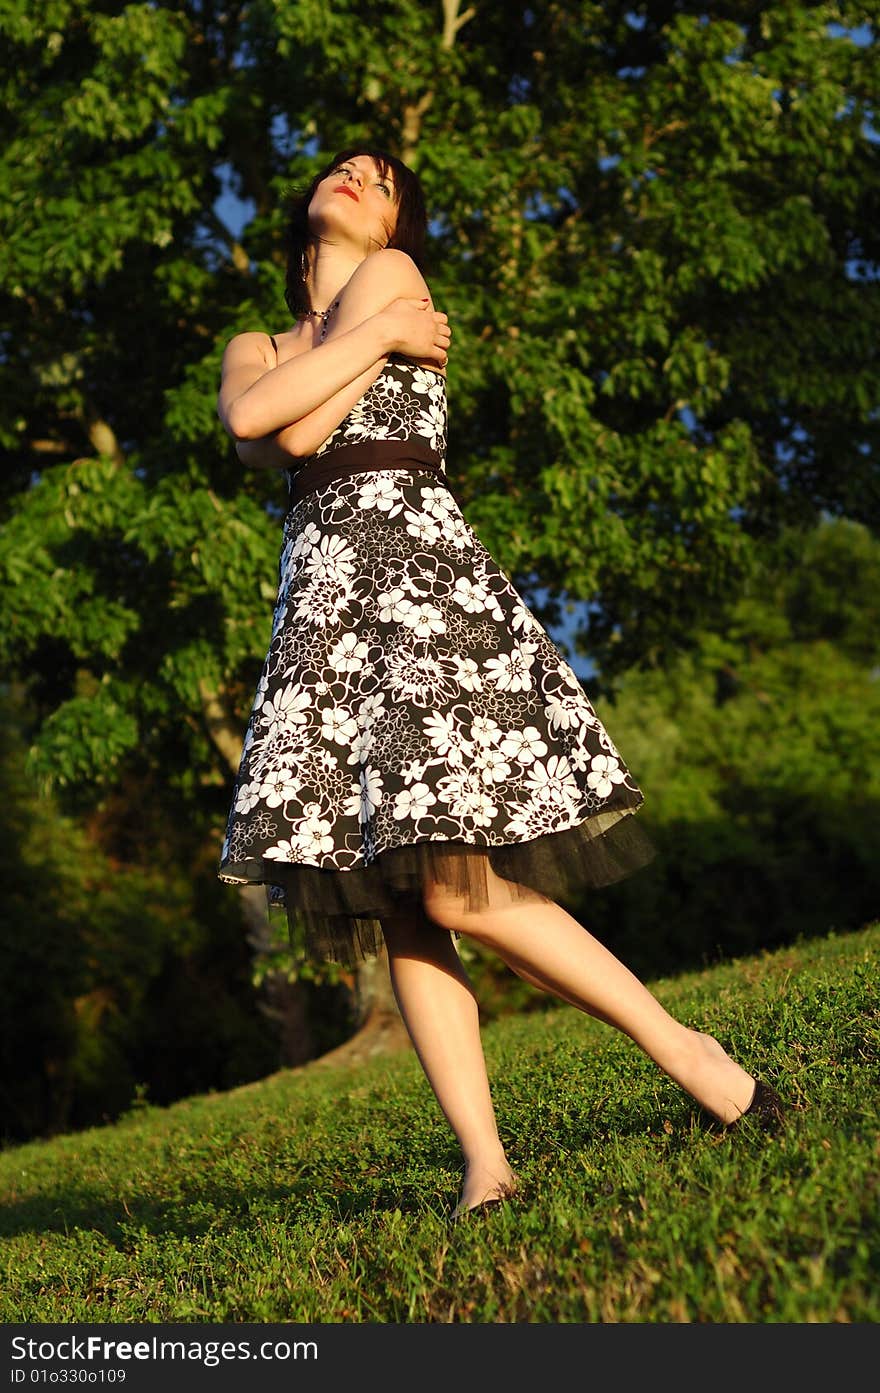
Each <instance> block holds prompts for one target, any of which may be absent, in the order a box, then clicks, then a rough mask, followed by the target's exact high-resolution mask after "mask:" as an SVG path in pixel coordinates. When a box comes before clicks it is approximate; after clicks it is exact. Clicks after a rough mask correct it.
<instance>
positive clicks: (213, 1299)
mask: <svg viewBox="0 0 880 1393" xmlns="http://www.w3.org/2000/svg"><path fill="white" fill-rule="evenodd" d="M878 950H880V929H878V928H877V926H876V925H875V926H873V927H871V928H869V929H866V930H865V931H863V932H861V933H858V934H852V935H847V936H840V937H835V936H831V937H830V938H827V939H824V940H822V941H819V942H813V943H811V944H809V945H806V946H804V945H799V946H797V947H794V948H789V949H786V950H785V951H784V952H779V953H776V954H773V955H770V954H762V955H761V956H760V957H756V958H753V959H750V960H744V961H742V962H739V963H737V964H735V965H732V966H727V967H724V968H715V969H714V970H712V971H711V972H706V973H704V974H701V975H699V976H696V975H695V976H693V977H691V978H689V979H686V980H684V979H683V980H680V981H678V982H676V983H670V982H660V983H656V984H654V990H655V991H656V993H657V995H658V997H659V999H660V1000H661V1001H662V1002H663V1004H664V1006H666V1007H667V1008H668V1009H669V1010H670V1011H671V1012H672V1013H673V1014H674V1015H675V1016H676V1017H677V1018H678V1019H679V1020H682V1021H683V1022H685V1023H687V1024H688V1025H690V1026H693V1027H695V1028H697V1029H702V1030H706V1031H709V1032H710V1033H712V1034H714V1035H715V1036H716V1037H717V1038H719V1039H720V1040H721V1041H722V1043H723V1044H724V1045H725V1047H726V1048H727V1049H729V1050H730V1051H731V1052H732V1053H733V1055H734V1056H735V1057H736V1058H738V1059H740V1060H742V1061H743V1063H744V1064H745V1065H746V1066H747V1067H748V1068H749V1069H753V1070H756V1071H757V1072H759V1073H760V1074H761V1076H762V1077H764V1078H768V1079H770V1080H772V1081H773V1082H774V1083H775V1084H776V1085H777V1086H778V1087H779V1089H780V1091H781V1093H782V1095H783V1096H784V1098H785V1099H786V1101H787V1102H788V1104H789V1105H790V1108H791V1121H790V1124H789V1127H788V1128H787V1130H786V1132H785V1133H784V1134H783V1135H782V1136H781V1137H780V1138H778V1139H775V1138H773V1139H771V1138H767V1137H766V1136H763V1135H762V1134H760V1133H757V1132H756V1131H754V1130H753V1129H751V1128H750V1127H749V1126H748V1124H747V1123H744V1124H742V1126H741V1129H740V1130H739V1131H733V1132H731V1133H729V1134H727V1135H723V1136H719V1135H717V1134H713V1133H712V1132H710V1131H709V1130H707V1128H706V1117H705V1115H704V1114H703V1113H702V1112H701V1110H700V1109H699V1108H698V1107H697V1106H696V1104H695V1103H693V1102H692V1100H691V1099H690V1098H689V1096H688V1095H687V1094H685V1093H683V1092H682V1091H681V1090H680V1089H679V1088H677V1087H676V1085H674V1084H673V1083H672V1082H671V1080H670V1079H668V1078H667V1077H666V1076H665V1075H663V1074H661V1073H660V1071H659V1070H658V1069H657V1067H656V1065H654V1064H653V1063H652V1062H651V1060H649V1059H648V1058H647V1057H646V1056H645V1055H643V1054H641V1053H640V1051H639V1050H638V1049H637V1048H636V1047H635V1045H633V1043H632V1042H631V1041H630V1040H628V1039H627V1038H626V1037H624V1036H622V1035H620V1034H617V1033H616V1032H614V1031H611V1030H609V1029H608V1027H606V1026H604V1025H602V1024H600V1023H599V1022H598V1021H594V1020H590V1019H588V1018H587V1017H584V1016H583V1015H581V1014H580V1013H578V1012H576V1011H574V1010H573V1009H571V1008H569V1007H565V1008H563V1009H562V1010H559V1011H556V1012H554V1013H553V1014H552V1015H548V1016H545V1017H542V1018H540V1019H537V1018H535V1017H531V1018H520V1019H518V1020H507V1021H503V1022H498V1023H497V1024H495V1025H492V1026H490V1027H488V1028H487V1029H486V1031H485V1033H484V1034H485V1048H486V1055H487V1061H488V1065H489V1070H490V1076H491V1079H492V1088H493V1097H494V1100H495V1104H496V1108H497V1112H498V1119H499V1129H500V1132H501V1136H502V1140H503V1142H504V1145H505V1148H506V1150H507V1153H508V1155H509V1157H510V1160H511V1163H512V1164H513V1166H514V1167H515V1169H516V1171H517V1173H518V1175H519V1179H520V1183H521V1186H522V1198H521V1199H520V1200H519V1201H517V1202H516V1203H515V1204H513V1205H505V1206H503V1207H502V1208H500V1209H498V1210H495V1211H491V1212H490V1213H489V1214H487V1215H486V1216H485V1217H482V1218H480V1217H474V1218H471V1219H468V1220H466V1221H464V1222H463V1223H461V1224H459V1225H457V1226H456V1227H455V1228H454V1229H453V1230H452V1231H451V1232H450V1229H449V1227H448V1222H447V1221H448V1218H449V1214H450V1211H451V1209H452V1207H453V1205H454V1203H455V1201H456V1199H457V1198H458V1193H459V1188H460V1183H461V1161H460V1156H459V1155H458V1152H457V1147H456V1144H455V1142H454V1139H453V1138H452V1135H451V1133H450V1130H449V1127H448V1125H447V1123H446V1121H445V1119H444V1118H443V1116H442V1114H441V1113H440V1110H439V1108H438V1107H437V1105H436V1101H435V1100H434V1098H433V1096H432V1094H431V1092H430V1089H429V1088H428V1085H427V1084H426V1082H425V1079H424V1076H423V1074H422V1072H421V1069H420V1066H419V1064H418V1061H417V1060H416V1058H415V1056H414V1055H413V1054H412V1052H409V1051H407V1052H406V1053H404V1054H403V1055H402V1056H399V1057H397V1058H394V1059H380V1060H375V1061H373V1062H371V1063H370V1064H368V1065H366V1066H363V1067H360V1068H358V1069H357V1070H356V1071H352V1070H344V1069H341V1068H330V1067H327V1066H316V1067H314V1068H312V1069H310V1070H307V1071H305V1072H303V1071H296V1072H294V1073H290V1072H285V1073H282V1074H279V1075H277V1076H276V1077H275V1078H273V1079H269V1080H265V1081H263V1082H261V1083H259V1084H256V1085H254V1086H253V1087H251V1088H248V1089H243V1090H238V1091H237V1092H236V1093H234V1094H232V1095H229V1096H227V1097H217V1096H216V1095H209V1096H207V1097H201V1098H191V1099H188V1100H186V1101H185V1102H180V1103H178V1104H176V1105H175V1106H174V1107H172V1108H169V1109H167V1110H159V1109H156V1108H151V1107H149V1106H146V1107H145V1106H141V1105H139V1106H138V1107H136V1108H135V1109H133V1111H132V1114H131V1115H130V1116H129V1117H127V1118H125V1119H123V1120H122V1121H120V1122H119V1123H117V1124H116V1125H115V1126H113V1127H104V1128H101V1129H96V1130H94V1131H92V1132H89V1133H87V1134H81V1135H78V1136H75V1137H61V1138H57V1139H55V1140H53V1141H51V1142H48V1143H47V1142H43V1143H38V1144H37V1143H35V1144H31V1145H28V1146H24V1147H18V1148H15V1149H13V1150H10V1151H8V1152H7V1153H6V1154H5V1155H0V1189H2V1191H3V1193H4V1196H5V1203H4V1205H3V1207H2V1210H0V1231H2V1233H3V1236H4V1245H3V1248H4V1259H3V1264H4V1265H3V1268H2V1269H0V1292H2V1296H0V1320H3V1321H5V1322H7V1323H14V1324H22V1323H28V1322H40V1321H47V1320H48V1321H51V1322H57V1321H59V1320H60V1321H64V1322H76V1321H85V1322H87V1323H94V1322H96V1321H108V1322H111V1323H113V1322H133V1323H138V1322H144V1321H147V1322H153V1323H155V1322H157V1321H158V1322H170V1323H175V1322H184V1323H187V1322H188V1323H202V1324H204V1323H205V1322H209V1323H224V1322H231V1323H234V1324H241V1323H244V1324H247V1323H248V1322H255V1323H257V1324H260V1323H266V1322H294V1323H297V1322H300V1323H314V1324H326V1323H330V1324H333V1323H343V1324H344V1323H351V1322H356V1323H364V1322H376V1321H381V1322H390V1323H392V1324H410V1323H425V1322H427V1323H429V1324H438V1323H439V1324H447V1323H467V1324H488V1323H501V1324H508V1323H511V1322H515V1321H516V1322H522V1321H529V1322H540V1323H543V1324H548V1323H555V1324H571V1323H572V1322H573V1323H602V1324H607V1323H612V1324H617V1323H621V1322H623V1323H626V1322H630V1323H632V1322H640V1323H641V1322H648V1323H667V1324H668V1323H676V1324H678V1323H682V1322H698V1323H712V1324H717V1323H734V1324H741V1323H758V1324H778V1323H796V1324H814V1325H815V1324H817V1323H818V1324H822V1323H828V1322H832V1323H846V1324H849V1323H853V1322H855V1323H859V1322H861V1323H865V1322H868V1323H870V1322H876V1320H877V1317H878V1314H880V1306H878V1285H877V1238H878V1215H880V1206H878V1203H877V1201H878V1184H877V1181H878V1176H877V1158H876V1102H877V1087H878V1083H880V1071H878V1062H880V1060H878V1045H880V1019H878V1009H877V992H876V976H877V969H878Z"/></svg>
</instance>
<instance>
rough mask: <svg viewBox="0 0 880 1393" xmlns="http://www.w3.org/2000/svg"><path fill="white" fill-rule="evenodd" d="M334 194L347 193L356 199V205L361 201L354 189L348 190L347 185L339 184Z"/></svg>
mask: <svg viewBox="0 0 880 1393" xmlns="http://www.w3.org/2000/svg"><path fill="white" fill-rule="evenodd" d="M333 192H334V193H347V194H348V196H349V198H353V199H354V201H355V203H360V199H359V198H358V196H357V194H356V193H355V191H354V189H350V188H348V187H347V185H345V184H337V185H336V188H335V189H334V190H333Z"/></svg>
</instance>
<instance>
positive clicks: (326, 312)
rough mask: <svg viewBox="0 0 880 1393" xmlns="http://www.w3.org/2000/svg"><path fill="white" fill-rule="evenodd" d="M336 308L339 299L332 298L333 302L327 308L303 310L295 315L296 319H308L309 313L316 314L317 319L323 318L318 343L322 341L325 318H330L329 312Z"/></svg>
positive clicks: (325, 327) (325, 324)
mask: <svg viewBox="0 0 880 1393" xmlns="http://www.w3.org/2000/svg"><path fill="white" fill-rule="evenodd" d="M338 308H339V300H334V301H333V304H332V305H331V306H330V308H329V310H303V311H302V313H301V314H299V315H297V319H308V317H309V315H312V314H316V315H317V316H318V318H319V319H323V321H324V324H323V327H322V329H321V337H320V338H319V339H318V342H319V343H323V341H324V335H325V334H326V332H327V320H328V319H329V318H330V316H331V314H332V313H333V311H334V310H335V309H338Z"/></svg>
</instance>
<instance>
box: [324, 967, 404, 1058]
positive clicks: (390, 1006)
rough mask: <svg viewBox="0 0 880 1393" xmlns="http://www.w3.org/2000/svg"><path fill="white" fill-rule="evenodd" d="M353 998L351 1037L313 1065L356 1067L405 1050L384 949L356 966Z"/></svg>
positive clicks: (402, 1027)
mask: <svg viewBox="0 0 880 1393" xmlns="http://www.w3.org/2000/svg"><path fill="white" fill-rule="evenodd" d="M355 995H356V1009H357V1013H358V1020H359V1022H360V1023H359V1025H358V1028H357V1030H356V1031H355V1033H354V1035H352V1036H351V1038H350V1039H349V1040H345V1041H344V1042H343V1043H342V1044H341V1045H337V1046H336V1048H335V1049H333V1050H328V1051H327V1052H326V1053H325V1054H322V1055H320V1056H319V1058H318V1059H316V1060H313V1064H316V1065H317V1064H328V1065H331V1066H333V1067H336V1066H339V1065H351V1066H352V1067H357V1066H359V1065H361V1064H366V1063H368V1062H369V1060H371V1059H375V1058H377V1057H378V1056H379V1055H383V1054H392V1053H394V1052H395V1051H397V1050H402V1049H407V1048H409V1046H410V1038H409V1033H408V1031H407V1028H406V1026H405V1025H404V1023H403V1017H402V1016H401V1014H400V1012H399V1010H398V1009H397V1001H396V999H395V996H394V991H393V989H392V986H391V977H390V974H389V971H388V954H387V953H386V951H385V949H384V948H383V949H382V952H381V953H380V954H379V956H378V957H375V958H369V959H368V960H367V961H366V962H363V963H360V964H359V965H358V970H357V979H356V988H355Z"/></svg>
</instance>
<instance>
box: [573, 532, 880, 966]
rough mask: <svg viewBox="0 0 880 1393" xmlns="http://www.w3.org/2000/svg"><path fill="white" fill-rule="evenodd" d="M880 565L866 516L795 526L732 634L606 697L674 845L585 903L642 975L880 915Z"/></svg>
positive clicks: (657, 824)
mask: <svg viewBox="0 0 880 1393" xmlns="http://www.w3.org/2000/svg"><path fill="white" fill-rule="evenodd" d="M878 566H880V546H878V543H877V542H876V540H875V539H873V538H872V537H871V536H870V534H869V533H868V532H867V530H866V529H865V528H863V527H859V526H856V525H854V524H851V523H848V522H828V523H826V524H825V525H823V526H821V527H820V528H818V529H817V530H816V531H815V532H814V533H813V534H811V535H808V536H807V537H804V536H803V535H802V534H801V533H799V532H796V531H788V532H786V533H784V534H783V536H782V537H781V539H780V541H779V543H778V545H777V547H776V548H775V551H774V554H773V555H772V557H771V558H769V559H768V561H767V563H766V564H765V565H764V566H763V567H761V568H756V570H755V571H754V573H753V575H752V577H751V579H750V582H749V584H748V586H747V587H746V590H745V592H744V594H743V596H742V597H741V598H739V599H737V600H736V601H734V602H732V603H731V605H730V607H729V613H728V617H727V622H726V624H725V625H724V626H723V628H721V629H719V631H718V632H717V633H712V632H703V633H700V634H698V635H697V636H696V641H695V643H694V645H693V648H692V650H691V651H688V652H686V653H683V654H682V656H681V657H680V659H679V661H678V662H677V663H675V664H670V665H668V666H667V667H666V668H664V669H656V670H654V671H643V672H631V673H629V674H627V675H626V676H625V677H624V678H623V680H622V681H621V683H620V685H619V691H618V694H617V697H616V700H615V702H614V704H613V705H610V706H608V707H607V708H604V709H603V711H602V714H603V716H604V719H605V720H606V721H607V723H608V725H609V729H611V730H612V731H613V732H614V739H615V742H616V743H617V744H618V745H619V747H620V749H621V750H622V751H626V759H627V762H628V763H629V764H630V767H631V768H632V769H633V771H634V773H635V775H636V778H637V779H638V781H639V783H640V786H641V787H642V789H643V791H644V793H645V807H644V810H643V811H642V812H641V813H640V814H639V816H640V817H643V818H644V819H645V825H646V828H647V829H648V830H649V831H650V833H651V835H652V837H653V838H654V839H655V841H656V843H657V846H658V850H659V855H658V857H657V859H656V861H655V862H653V863H652V864H651V866H649V867H648V868H647V869H646V870H644V871H642V872H640V873H639V874H638V875H637V876H634V877H633V878H632V880H631V881H629V882H626V883H624V884H621V885H619V886H612V887H609V888H608V890H606V891H603V893H602V894H601V895H593V896H591V898H590V900H589V902H585V903H583V904H581V905H580V906H578V913H579V917H580V918H581V919H582V920H583V922H584V923H585V924H587V925H588V927H590V928H592V929H593V930H594V931H595V932H598V933H599V934H600V936H602V935H605V936H607V937H608V938H609V940H610V941H613V942H614V943H615V944H616V945H617V950H618V951H621V952H622V954H623V956H625V957H626V959H627V961H629V962H631V963H633V964H634V965H635V966H636V969H637V970H639V969H641V970H643V971H644V970H645V969H647V970H650V971H652V972H657V971H667V970H673V969H675V968H677V967H679V966H680V965H681V964H682V963H684V962H700V961H703V960H705V959H707V958H712V957H713V956H714V955H717V954H721V955H724V956H728V955H736V954H740V953H743V952H750V951H753V950H754V949H756V948H757V947H759V946H761V945H764V946H771V945H773V944H778V943H785V942H790V941H792V940H794V939H795V938H797V937H798V936H801V935H808V934H811V933H819V934H822V933H826V932H827V931H828V930H829V929H830V928H839V929H843V928H854V927H857V926H858V925H859V924H861V923H864V922H865V920H866V919H867V918H869V917H870V916H871V915H872V914H873V913H874V912H875V911H876V906H877V903H878V897H880V841H878V828H880V819H878V808H880V683H878V680H877V678H878V672H880V623H878V618H880V615H878V600H877V595H878V590H877V586H876V577H877V570H878ZM844 573H846V575H847V582H846V584H845V586H844V587H843V588H838V587H839V585H840V582H841V577H842V575H843V574H844ZM841 596H844V597H845V598H843V599H842V598H841Z"/></svg>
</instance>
